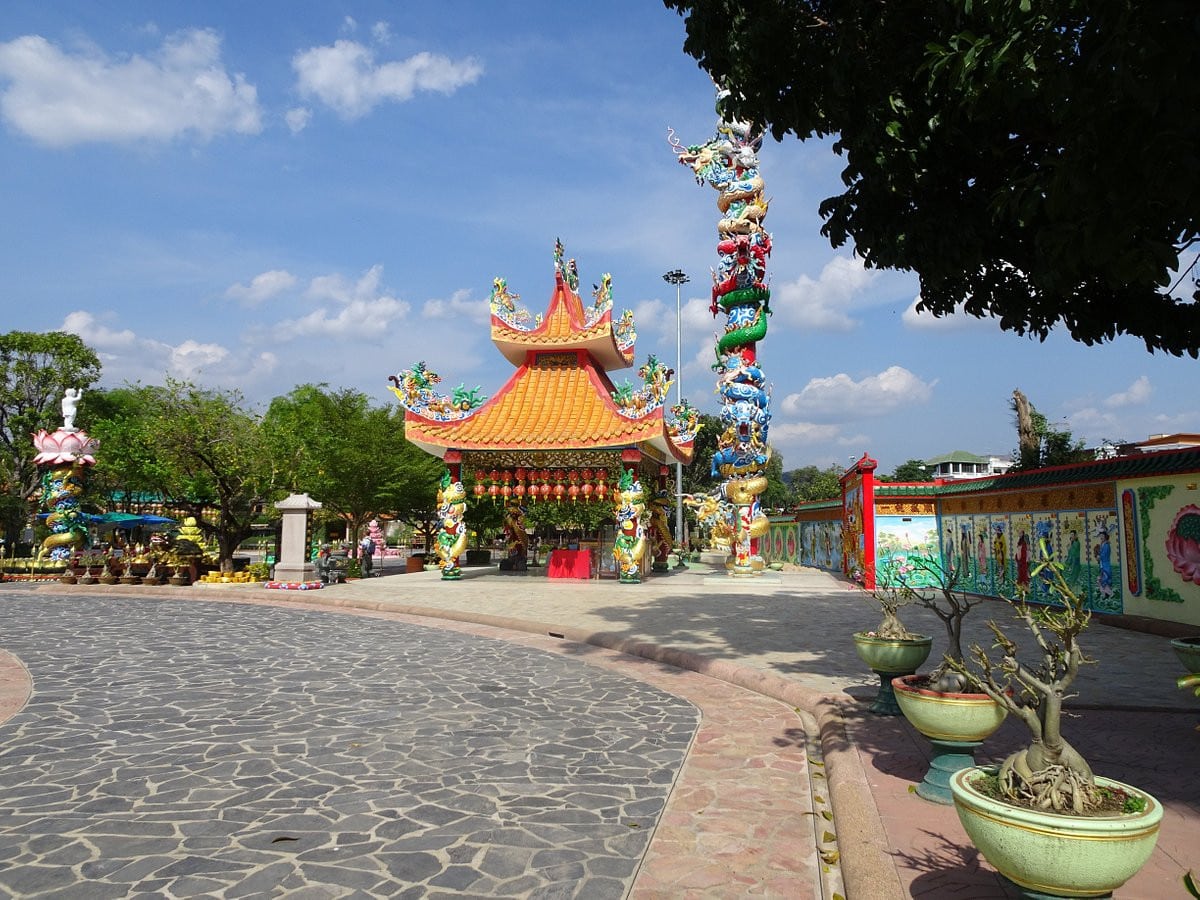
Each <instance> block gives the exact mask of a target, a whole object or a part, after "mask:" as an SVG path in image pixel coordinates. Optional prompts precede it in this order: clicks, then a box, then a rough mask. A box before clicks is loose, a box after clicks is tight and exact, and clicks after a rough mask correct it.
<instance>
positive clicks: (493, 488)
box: [488, 482, 500, 500]
mask: <svg viewBox="0 0 1200 900" xmlns="http://www.w3.org/2000/svg"><path fill="white" fill-rule="evenodd" d="M498 493H500V485H498V484H496V483H495V482H492V484H490V485H489V486H488V496H489V497H491V498H492V499H493V500H495V499H496V495H497V494H498Z"/></svg>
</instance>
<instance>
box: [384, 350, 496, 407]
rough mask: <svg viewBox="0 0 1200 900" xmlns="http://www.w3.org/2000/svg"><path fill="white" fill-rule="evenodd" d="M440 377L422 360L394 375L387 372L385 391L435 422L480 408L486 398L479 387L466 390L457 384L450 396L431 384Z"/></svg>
mask: <svg viewBox="0 0 1200 900" xmlns="http://www.w3.org/2000/svg"><path fill="white" fill-rule="evenodd" d="M441 380H442V377H441V376H440V375H438V373H437V372H434V371H432V370H431V369H428V368H426V367H425V363H424V361H422V362H419V363H417V364H416V365H415V366H412V367H411V368H408V369H405V370H403V371H402V372H400V373H398V374H396V375H389V376H388V381H390V382H391V384H390V385H388V390H389V391H391V392H392V393H393V394H395V395H396V397H397V398H398V399H399V400H400V405H401V406H403V407H404V408H405V409H407V410H409V411H410V412H413V413H416V414H417V415H419V416H424V417H425V418H427V419H433V420H435V421H437V422H449V421H453V420H455V419H465V418H466V417H467V416H469V415H471V413H473V412H474V411H475V410H477V409H478V408H479V407H481V406H483V404H484V402H485V401H486V400H487V397H485V396H483V395H482V394H480V393H479V390H480V389H479V386H478V385H476V386H475V387H473V388H471V389H470V390H467V388H466V386H465V385H462V384H460V385H459V386H458V387H456V388H455V389H454V392H453V395H452V396H450V397H447V396H445V395H444V394H439V393H438V392H437V391H436V390H434V386H435V385H437V384H439V383H440V382H441Z"/></svg>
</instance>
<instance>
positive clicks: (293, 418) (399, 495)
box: [263, 384, 444, 534]
mask: <svg viewBox="0 0 1200 900" xmlns="http://www.w3.org/2000/svg"><path fill="white" fill-rule="evenodd" d="M263 430H264V433H265V435H266V438H267V442H268V445H269V446H270V448H271V453H272V456H273V458H274V459H275V460H276V461H277V463H281V464H282V465H281V467H280V477H281V481H280V483H279V487H281V488H284V489H285V490H289V491H302V492H304V493H307V494H309V495H310V496H312V497H313V499H315V500H319V501H320V502H321V503H322V504H323V507H324V509H326V510H329V511H331V512H333V513H336V514H337V515H339V516H341V517H342V518H344V519H345V520H347V521H348V522H349V524H350V527H351V529H352V533H353V534H357V533H358V532H359V531H360V530H361V529H362V528H363V527H364V526H365V525H366V523H367V522H368V521H370V520H371V519H372V518H375V517H377V516H379V515H380V514H394V515H396V516H397V517H398V518H400V519H401V520H403V521H412V520H413V519H414V517H415V518H416V521H418V522H424V521H426V520H428V519H429V517H431V516H432V515H433V512H434V507H435V505H436V503H435V500H436V496H437V483H438V479H439V478H440V477H441V472H442V469H443V468H444V467H443V465H442V462H441V461H440V460H438V459H436V458H435V457H433V456H430V455H429V454H427V453H425V452H424V451H422V450H420V449H419V448H417V447H414V446H413V445H412V444H410V443H409V442H408V441H406V440H405V439H404V417H403V413H402V412H398V411H396V410H393V409H388V408H387V407H375V406H372V405H371V403H370V398H368V397H367V395H366V394H364V393H362V392H361V391H356V390H352V389H348V388H341V389H337V390H332V389H330V388H329V386H328V385H325V384H320V385H313V384H305V385H300V386H298V387H296V388H293V390H292V391H291V393H289V394H287V395H286V396H283V397H276V398H275V399H274V400H273V401H271V405H270V407H269V408H268V410H267V414H266V416H265V417H264V420H263Z"/></svg>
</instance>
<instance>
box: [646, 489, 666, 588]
mask: <svg viewBox="0 0 1200 900" xmlns="http://www.w3.org/2000/svg"><path fill="white" fill-rule="evenodd" d="M649 506H650V537H651V542H652V546H653V549H654V553H653V556H654V562H653V564H652V568H653V569H654V571H656V572H665V571H666V570H667V568H668V565H667V557H668V556H670V554H671V522H670V518H669V517H668V514H667V511H668V510H669V509H670V508H671V492H670V491H668V490H667V489H666V488H662V489H660V490H657V491H655V492H654V496H653V497H651V498H650V504H649Z"/></svg>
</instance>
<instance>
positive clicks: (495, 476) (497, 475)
mask: <svg viewBox="0 0 1200 900" xmlns="http://www.w3.org/2000/svg"><path fill="white" fill-rule="evenodd" d="M499 480H500V470H499V469H492V481H499Z"/></svg>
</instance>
